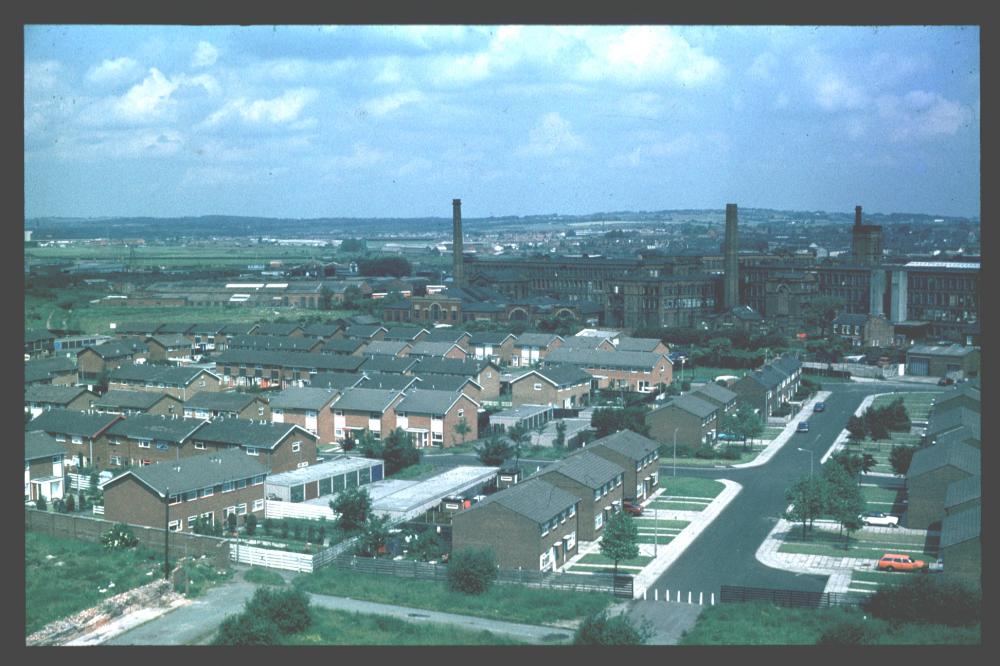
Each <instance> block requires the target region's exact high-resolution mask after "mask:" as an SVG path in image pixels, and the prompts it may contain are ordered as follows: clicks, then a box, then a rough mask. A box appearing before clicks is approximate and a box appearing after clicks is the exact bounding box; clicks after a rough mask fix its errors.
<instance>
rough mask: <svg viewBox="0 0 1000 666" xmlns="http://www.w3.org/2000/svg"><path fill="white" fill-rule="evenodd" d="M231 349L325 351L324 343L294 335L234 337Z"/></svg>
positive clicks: (231, 340)
mask: <svg viewBox="0 0 1000 666" xmlns="http://www.w3.org/2000/svg"><path fill="white" fill-rule="evenodd" d="M229 349H257V350H262V351H292V352H306V353H310V352H315V353H318V352H319V351H320V350H322V349H323V341H322V340H320V339H318V338H308V337H303V336H294V335H290V336H282V335H257V334H254V335H234V336H233V337H232V338H230V340H229Z"/></svg>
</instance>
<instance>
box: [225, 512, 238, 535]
mask: <svg viewBox="0 0 1000 666" xmlns="http://www.w3.org/2000/svg"><path fill="white" fill-rule="evenodd" d="M236 520H237V518H236V514H235V513H231V514H229V515H228V516H226V528H227V529H228V530H229V531H230V532H235V531H236Z"/></svg>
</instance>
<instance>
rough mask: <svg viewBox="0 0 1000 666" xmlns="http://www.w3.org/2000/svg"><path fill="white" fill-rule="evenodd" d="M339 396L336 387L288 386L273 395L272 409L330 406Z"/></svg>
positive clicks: (317, 408) (321, 407)
mask: <svg viewBox="0 0 1000 666" xmlns="http://www.w3.org/2000/svg"><path fill="white" fill-rule="evenodd" d="M335 397H337V391H336V390H334V389H326V388H318V387H306V388H287V389H285V390H284V391H281V392H280V393H276V394H275V395H273V396H271V409H315V410H317V411H318V410H320V409H323V408H324V407H326V406H328V405H329V404H330V403H331V402H333V399H334V398H335Z"/></svg>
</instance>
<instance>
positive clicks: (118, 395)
mask: <svg viewBox="0 0 1000 666" xmlns="http://www.w3.org/2000/svg"><path fill="white" fill-rule="evenodd" d="M164 398H170V399H172V400H175V401H177V398H174V397H173V396H172V395H170V394H168V393H157V392H155V391H122V390H120V389H113V390H111V391H108V392H107V393H105V394H104V395H102V396H101V397H100V398H98V399H97V400H95V401H94V407H95V408H100V409H104V408H107V407H120V408H122V409H149V408H150V407H152V406H153V405H155V404H156V403H158V402H159V401H161V400H163V399H164ZM178 402H179V401H178Z"/></svg>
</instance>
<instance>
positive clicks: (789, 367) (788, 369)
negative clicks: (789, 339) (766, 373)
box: [771, 354, 802, 377]
mask: <svg viewBox="0 0 1000 666" xmlns="http://www.w3.org/2000/svg"><path fill="white" fill-rule="evenodd" d="M771 365H772V366H773V367H774V368H775V369H776V370H778V371H780V372H783V373H785V375H787V376H789V377H791V376H792V375H793V374H794V373H795V371H797V370H800V369H801V368H802V361H800V360H799V359H798V358H796V357H795V356H792V355H791V354H785V355H784V356H782V357H781V358H778V359H775V360H773V361H771Z"/></svg>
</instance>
